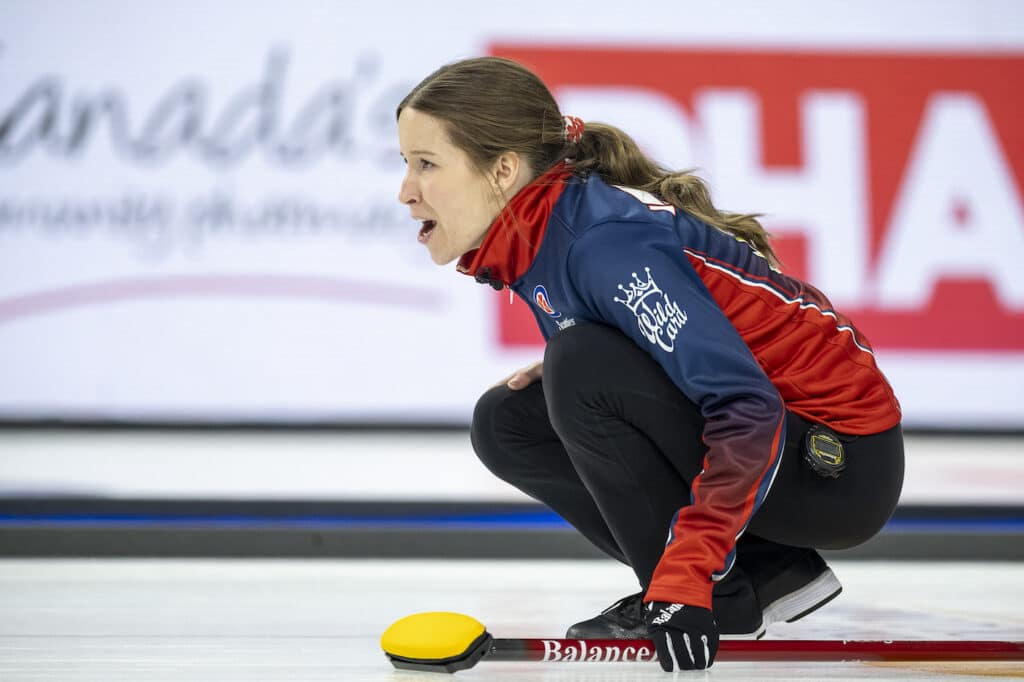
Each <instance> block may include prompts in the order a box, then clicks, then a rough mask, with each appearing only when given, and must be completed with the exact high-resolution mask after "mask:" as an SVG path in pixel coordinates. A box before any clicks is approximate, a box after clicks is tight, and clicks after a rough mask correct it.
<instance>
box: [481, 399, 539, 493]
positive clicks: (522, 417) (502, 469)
mask: <svg viewBox="0 0 1024 682" xmlns="http://www.w3.org/2000/svg"><path fill="white" fill-rule="evenodd" d="M546 429H547V430H550V426H549V425H548V424H547V415H546V414H545V410H544V405H543V389H542V388H541V385H540V384H539V383H535V384H531V385H530V386H527V387H526V388H523V389H519V390H516V391H513V390H512V389H510V388H509V387H508V386H505V385H504V384H500V385H498V386H495V387H493V388H491V389H489V390H488V391H487V392H486V393H484V394H483V395H482V396H480V398H479V400H477V403H476V407H475V408H474V409H473V421H472V424H471V425H470V430H469V438H470V442H471V443H472V445H473V451H474V452H476V456H477V457H478V458H479V459H480V461H481V462H483V464H484V466H486V467H487V468H488V469H489V470H490V471H491V472H492V473H494V474H495V475H496V476H498V477H499V478H502V479H503V480H509V478H510V477H512V476H513V475H514V474H515V473H516V472H518V471H521V470H522V468H523V467H524V466H525V465H527V464H528V463H527V462H525V461H524V460H525V459H526V458H527V452H528V451H529V450H530V446H531V445H532V444H534V443H536V442H540V441H542V440H544V439H545V438H547V437H548V436H547V433H546V431H545V430H546Z"/></svg>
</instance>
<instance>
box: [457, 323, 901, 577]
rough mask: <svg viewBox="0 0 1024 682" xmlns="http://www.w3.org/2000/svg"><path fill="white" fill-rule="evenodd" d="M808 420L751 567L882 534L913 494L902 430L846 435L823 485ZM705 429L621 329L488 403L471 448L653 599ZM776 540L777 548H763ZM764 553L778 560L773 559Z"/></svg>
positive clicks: (774, 495)
mask: <svg viewBox="0 0 1024 682" xmlns="http://www.w3.org/2000/svg"><path fill="white" fill-rule="evenodd" d="M809 427H810V422H807V421H805V420H803V419H801V418H800V417H797V416H796V415H794V414H791V413H790V414H788V416H787V423H786V447H785V451H784V453H783V455H782V462H781V464H780V467H779V470H778V473H777V475H776V478H775V481H774V483H773V485H772V488H771V491H770V492H769V494H768V497H767V499H766V500H765V502H764V504H763V505H762V506H761V507H760V509H758V511H757V512H756V514H755V515H754V518H753V519H752V520H751V523H750V525H749V526H748V529H747V532H746V534H745V535H744V536H743V538H742V539H741V541H740V543H739V544H738V545H737V550H738V551H737V563H738V564H739V565H740V566H741V567H742V568H744V570H746V571H747V573H756V572H757V570H758V569H757V566H751V565H749V564H747V565H745V564H744V550H743V546H744V542H746V543H748V544H750V545H751V547H752V548H753V547H754V546H755V545H756V548H753V549H752V550H751V551H750V552H748V553H747V559H748V560H749V559H750V558H751V557H754V558H755V559H756V558H758V557H762V558H765V559H768V560H769V561H770V557H769V556H768V555H770V554H771V553H772V552H771V548H772V547H774V546H776V545H779V550H785V549H792V547H813V548H819V549H822V548H824V549H839V548H845V547H852V546H854V545H857V544H859V543H862V542H864V541H865V540H867V539H868V538H870V537H871V536H873V535H874V534H875V533H877V532H878V531H879V529H881V527H882V526H883V525H884V524H885V522H886V521H887V520H888V519H889V516H890V515H891V514H892V512H893V510H894V509H895V507H896V501H897V499H898V498H899V494H900V489H901V487H902V485H903V436H902V432H901V430H900V427H899V426H895V427H893V428H892V429H889V430H888V431H884V432H882V433H879V434H876V435H870V436H860V437H849V438H847V437H843V438H842V439H843V440H844V442H845V449H846V453H847V460H848V463H847V468H846V469H845V470H844V471H843V472H842V474H841V475H840V476H839V478H836V479H832V478H823V477H821V476H819V475H817V474H815V473H814V472H813V471H812V470H811V469H810V467H809V466H808V465H807V464H806V463H805V462H804V461H803V457H802V451H801V444H802V442H803V439H804V435H805V433H806V432H807V429H808V428H809ZM703 428H704V418H703V417H702V416H701V414H700V410H699V409H698V407H697V406H696V405H695V404H694V403H692V402H691V401H690V400H689V399H687V398H686V396H685V395H683V393H682V392H681V391H680V390H679V389H678V388H677V387H676V386H675V384H673V383H672V381H671V379H669V377H668V376H667V375H666V374H665V372H664V370H662V368H661V367H660V366H659V365H658V364H657V363H656V362H655V361H654V359H653V358H652V357H651V356H650V355H648V354H647V353H645V352H644V351H643V350H642V349H641V348H639V347H638V346H637V345H636V344H635V343H633V341H631V340H630V339H628V338H627V337H626V336H625V335H623V334H622V333H621V332H619V331H618V330H615V329H613V328H611V327H606V326H603V325H596V324H579V325H576V326H574V327H570V328H568V329H566V330H564V331H561V332H559V333H558V334H556V335H555V336H554V337H552V338H551V340H550V341H549V342H548V345H547V348H546V350H545V353H544V379H543V381H542V382H536V383H534V384H532V385H530V386H529V387H528V388H525V389H522V390H519V391H513V390H511V389H509V388H508V387H507V386H504V385H501V386H497V387H495V388H492V389H491V390H489V391H488V392H487V393H485V394H484V395H483V396H482V397H481V398H480V400H479V402H478V403H477V406H476V409H475V411H474V414H473V425H472V432H471V433H472V442H473V448H474V449H475V450H476V453H477V455H478V456H479V457H480V459H481V460H482V461H483V463H484V464H485V465H486V466H487V468H488V469H490V470H491V471H492V472H493V473H494V474H495V475H497V476H498V477H499V478H501V479H502V480H505V481H507V482H509V483H511V484H512V485H514V486H515V487H517V488H519V489H520V490H522V491H523V492H525V493H526V494H527V495H529V496H531V497H533V498H534V499H537V500H539V501H541V502H543V503H544V504H546V505H548V506H549V507H550V508H551V509H553V510H554V511H555V512H557V513H558V514H559V515H561V516H562V517H563V518H564V519H565V520H566V521H568V522H569V523H570V524H572V525H573V526H575V527H576V528H577V529H578V530H579V531H580V532H581V533H582V534H583V535H584V536H585V537H586V538H587V539H589V540H590V541H591V542H592V543H594V544H595V545H596V546H597V547H599V548H600V549H602V550H603V551H604V552H606V553H607V554H609V555H610V556H612V557H614V558H616V559H618V560H619V561H622V562H624V563H626V564H628V565H629V566H631V567H632V568H633V570H634V571H635V572H636V575H637V578H638V579H639V581H640V584H641V586H642V587H643V589H644V590H646V589H647V586H648V585H649V583H650V580H651V576H652V574H653V572H654V568H655V566H656V565H657V563H658V561H659V559H660V558H661V555H662V552H663V550H664V548H665V539H666V537H667V535H668V530H669V524H670V523H671V520H672V516H673V515H674V514H675V512H676V511H677V510H678V509H679V508H680V507H682V506H683V505H686V504H688V503H689V501H690V483H691V482H692V481H693V479H694V477H695V476H697V475H698V474H699V473H700V470H701V466H702V462H703V459H704V456H705V454H706V452H707V448H706V446H705V445H704V444H703V442H702V440H701V433H702V431H703ZM766 541H767V542H766ZM766 548H767V552H765V550H766Z"/></svg>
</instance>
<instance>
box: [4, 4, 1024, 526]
mask: <svg viewBox="0 0 1024 682" xmlns="http://www.w3.org/2000/svg"><path fill="white" fill-rule="evenodd" d="M483 54H494V55H503V56H509V57H512V58H515V59H517V60H520V61H522V62H524V63H525V64H527V65H528V66H530V67H531V68H533V69H534V70H535V71H537V72H538V73H539V74H540V75H541V77H542V78H544V79H545V81H546V82H547V83H548V84H549V85H550V86H551V87H552V89H553V91H554V93H555V95H556V97H557V98H558V100H559V102H560V103H561V106H562V109H563V112H564V113H571V114H575V115H578V116H581V117H583V118H584V119H586V120H603V121H607V122H610V123H613V124H616V125H618V126H620V127H622V128H624V129H625V130H626V131H627V132H629V133H631V134H632V135H634V136H635V137H636V139H637V140H638V141H639V142H640V143H641V146H642V147H644V148H645V150H646V151H648V152H649V153H650V154H651V155H653V156H654V157H655V158H657V159H658V160H660V161H661V162H663V163H664V164H666V165H669V166H672V167H678V168H694V169H696V171H697V172H698V173H699V174H700V175H702V176H704V177H705V178H706V179H708V180H709V182H710V184H711V187H712V190H713V193H714V197H715V200H716V203H717V204H718V205H720V206H721V207H723V208H726V209H729V210H732V211H750V212H760V213H763V214H764V216H765V217H764V222H765V224H766V226H767V227H768V228H769V230H770V231H772V232H773V233H774V234H775V235H776V244H777V248H778V251H779V253H780V255H781V257H782V259H783V260H784V262H785V264H786V267H787V269H788V270H789V271H790V272H792V273H793V274H796V275H797V276H800V277H805V278H807V279H809V280H810V281H811V282H813V283H815V284H816V285H817V286H818V287H819V288H820V289H822V290H823V291H824V292H825V293H826V294H827V295H828V296H829V297H830V298H831V299H832V300H833V302H834V303H835V304H836V306H837V307H838V308H839V309H841V310H842V311H843V312H845V313H846V314H847V315H848V316H850V317H851V318H852V319H853V320H854V321H855V322H856V323H857V324H858V326H859V327H860V328H861V329H862V330H863V331H864V332H865V333H866V335H867V336H868V337H869V338H870V339H871V341H872V342H873V345H874V347H875V348H876V350H877V356H878V358H879V362H880V365H881V367H882V369H883V371H885V372H886V374H887V375H888V377H889V378H890V380H891V382H892V383H893V385H894V387H895V389H896V392H897V395H898V396H899V398H900V399H901V402H902V405H903V408H904V414H905V421H904V424H905V427H907V428H908V429H909V430H911V431H916V432H918V433H929V432H935V431H939V432H941V433H944V434H946V433H957V432H968V433H971V434H974V435H978V434H993V433H998V434H1002V436H1003V440H1001V441H1000V443H999V444H998V445H997V446H996V447H995V449H994V450H993V449H992V447H990V446H991V443H992V441H988V442H987V444H986V445H983V446H977V445H973V444H972V445H968V446H963V447H960V446H954V447H951V449H950V450H949V452H948V453H947V454H948V457H947V459H948V460H949V461H951V462H957V463H958V465H962V464H963V462H964V460H963V458H964V457H965V456H969V455H965V453H968V452H971V453H973V452H975V451H976V450H977V448H978V447H981V448H982V454H981V455H978V456H977V458H976V459H977V460H978V461H980V462H981V464H980V466H984V467H989V468H988V469H986V473H985V474H984V475H983V476H982V480H981V481H979V480H977V476H975V479H971V476H970V474H969V473H967V472H966V471H965V470H960V469H957V470H955V471H954V473H952V474H947V475H945V478H943V476H942V475H939V474H936V473H935V469H934V468H933V467H932V466H931V463H932V462H939V461H941V460H942V456H943V455H942V453H941V452H940V451H943V447H944V444H945V445H949V443H950V441H949V439H948V438H946V437H942V438H936V437H934V436H932V437H930V439H929V437H927V436H925V437H924V440H923V441H918V442H922V443H926V445H922V446H917V449H916V451H913V452H911V453H910V454H911V455H921V454H922V453H924V452H925V451H927V452H929V453H932V452H937V453H938V454H936V455H935V457H934V459H932V460H929V466H927V467H925V466H921V467H920V469H919V471H920V475H919V476H917V477H916V478H914V479H913V482H912V481H911V479H910V478H908V485H916V486H918V487H917V488H916V490H917V491H918V493H917V494H918V495H919V497H918V498H916V499H918V500H919V501H920V500H925V501H927V500H929V499H931V498H930V497H929V496H930V495H932V496H935V495H938V496H939V497H942V495H943V494H944V493H941V494H940V493H937V492H936V491H937V490H939V489H940V488H941V486H942V485H947V486H949V485H951V486H952V488H953V490H954V493H955V492H956V488H957V485H958V484H959V485H960V487H961V489H960V496H959V497H956V496H955V494H954V499H961V500H966V501H968V502H971V503H972V504H973V503H976V502H978V501H979V500H980V501H982V502H984V501H988V502H990V503H993V502H998V503H1001V504H1015V503H1018V502H1019V494H1017V493H1016V492H1015V491H1016V490H1019V488H1018V487H1016V485H1017V483H1019V482H1020V481H1021V480H1022V479H1021V474H1020V473H1016V472H1017V470H1016V469H1014V467H1015V466H1017V465H1016V462H1017V461H1018V460H1019V459H1020V458H1018V457H1017V455H1018V454H1019V455H1020V457H1021V458H1024V452H1021V451H1020V450H1021V449H1022V448H1021V445H1020V444H1021V441H1020V439H1018V438H1015V437H1014V434H1020V433H1021V432H1024V400H1022V398H1024V395H1022V389H1021V388H1020V387H1021V386H1022V385H1024V267H1022V265H1021V258H1022V254H1024V207H1022V201H1021V197H1022V190H1024V127H1022V126H1020V124H1019V117H1020V114H1019V112H1020V110H1021V108H1022V106H1024V95H1022V94H1021V90H1020V84H1021V83H1022V82H1024V10H1022V9H1021V7H1020V5H1019V4H1018V3H1015V2H1012V1H1002V2H1000V1H994V0H991V1H982V2H979V1H970V0H964V1H951V0H944V1H938V2H924V1H920V2H907V1H902V2H892V1H887V2H878V1H871V2H859V3H847V2H838V1H833V2H818V3H814V4H813V6H812V5H808V4H807V3H805V2H801V1H796V0H792V1H783V2H773V3H762V2H756V1H754V0H745V1H736V2H727V3H699V4H697V3H680V2H667V1H665V2H663V1H660V0H658V1H654V2H648V3H644V4H643V5H642V6H628V7H627V6H623V5H622V4H621V3H611V2H587V3H583V2H579V3H577V2H562V3H550V2H539V1H535V0H521V1H520V2H517V3H514V4H512V5H508V4H506V5H501V4H493V3H471V4H464V3H457V2H450V3H446V2H440V3H430V4H425V3H413V2H388V3H379V2H377V3H372V2H314V1H311V0H299V1H293V2H287V3H285V2H261V3H249V2H241V1H237V2H236V1H232V0H225V1H224V2H217V3H203V2H198V1H190V2H180V3H173V4H168V3H139V2H123V1H115V0H102V1H99V0H97V1H93V2H87V3H62V2H45V1H32V2H29V1H20V0H8V1H7V2H5V3H3V4H2V5H0V422H2V423H3V425H4V428H3V432H2V434H0V447H2V448H3V450H4V452H2V453H0V486H2V487H0V492H2V493H3V494H4V495H6V497H5V500H6V502H7V503H9V504H14V503H16V504H17V505H21V506H15V507H10V506H9V507H7V509H8V511H9V512H10V513H9V515H8V516H7V517H5V518H7V519H8V522H9V523H19V522H21V521H24V520H25V518H26V516H25V515H26V514H30V512H31V513H34V512H39V510H41V509H43V507H42V506H40V505H42V504H43V503H44V502H46V501H49V502H50V503H53V502H54V500H56V501H61V500H64V501H66V500H67V499H70V498H82V497H92V498H99V499H107V500H109V499H140V498H155V499H160V500H163V501H165V502H173V501H175V500H177V501H179V502H180V501H182V500H187V499H195V498H202V499H204V500H207V501H210V500H214V501H215V500H223V499H240V498H247V499H258V500H269V499H277V500H291V501H295V500H320V501H323V500H333V501H337V500H339V499H340V500H363V501H365V500H368V499H373V500H393V499H419V500H426V501H432V500H433V501H437V500H445V499H460V500H479V499H484V500H490V501H495V500H517V501H521V502H525V500H524V498H520V497H518V494H517V493H515V492H514V491H513V492H512V493H509V491H508V490H507V488H505V487H502V484H500V483H498V482H495V481H493V480H492V479H490V478H489V475H488V474H486V472H484V471H483V469H482V467H480V466H479V465H478V464H477V463H476V462H475V459H474V458H473V456H472V453H471V452H470V451H469V450H468V444H467V443H466V438H465V432H464V429H465V428H466V426H467V425H468V423H469V418H470V415H471V410H472V406H473V404H474V402H475V400H476V398H477V396H478V395H479V394H480V393H481V392H482V391H483V390H484V389H485V388H486V387H487V386H489V385H490V384H491V383H493V382H495V381H496V380H498V379H499V378H500V377H502V376H504V375H506V374H508V373H509V372H510V371H511V370H512V369H514V368H516V367H518V366H521V365H524V364H526V363H528V362H531V361H533V360H535V359H537V358H539V357H540V355H541V353H542V345H541V343H540V337H539V335H538V334H537V332H536V331H535V330H534V329H533V323H532V320H531V317H530V315H529V312H528V311H527V310H526V307H525V304H523V303H522V302H520V301H515V302H512V303H510V302H509V300H508V297H507V294H506V293H504V292H502V293H495V292H493V291H491V290H490V289H488V288H487V287H481V286H478V285H476V284H474V283H473V282H472V280H469V279H466V278H463V277H462V276H460V275H458V274H457V273H455V271H454V269H453V268H437V267H435V266H434V265H433V264H432V263H431V262H430V261H429V259H428V257H427V255H426V253H425V250H424V249H423V247H422V246H420V245H419V244H418V243H417V241H416V233H417V231H418V229H419V225H418V224H417V223H415V222H413V221H411V220H410V219H409V217H408V215H407V211H406V210H405V209H404V208H403V207H402V206H401V205H400V204H399V203H398V202H397V200H396V195H397V192H398V185H399V182H400V179H401V177H402V174H403V172H404V167H403V164H402V161H401V158H400V157H399V155H398V149H397V140H396V134H395V120H394V119H395V106H396V104H397V102H398V101H399V100H400V99H401V97H402V96H404V95H405V94H406V93H407V92H408V91H409V89H410V88H411V87H412V86H413V85H415V84H416V83H417V82H418V81H419V80H420V79H421V78H423V77H424V76H426V75H427V74H428V73H429V72H431V71H432V70H433V69H434V68H436V67H437V66H439V65H441V64H443V63H445V62H448V61H452V60H455V59H458V58H463V57H468V56H473V55H483ZM97 425H99V426H104V427H117V428H116V429H114V430H113V431H97V430H96V428H95V427H96V426H97ZM69 426H70V427H75V428H73V429H69ZM225 426H230V427H231V428H232V429H234V431H233V434H232V435H230V437H228V438H227V439H223V438H221V437H220V436H211V435H210V434H209V432H208V431H207V432H204V433H205V434H206V435H202V436H197V435H196V433H195V429H196V428H197V427H215V428H220V427H225ZM136 427H144V428H143V429H142V430H139V428H136ZM339 428H340V429H348V430H350V429H352V428H359V429H364V428H374V429H378V431H376V432H375V433H374V434H373V435H370V436H365V437H364V436H362V435H361V436H360V438H362V440H358V441H353V440H351V436H352V433H351V431H343V432H338V431H336V429H339ZM438 428H442V429H447V430H448V431H447V432H444V433H439V432H437V431H436V430H437V429H438ZM76 429H77V430H76ZM83 429H84V430H83ZM312 429H319V430H318V431H315V430H312ZM325 429H326V431H325ZM379 429H384V431H379ZM388 429H401V431H399V432H393V431H389V430H388ZM410 429H413V430H412V431H410ZM420 429H428V430H433V431H430V432H426V433H425V432H423V431H421V430H420ZM339 433H341V434H342V435H339ZM394 433H399V434H404V435H397V436H394V437H390V436H393V435H394ZM282 434H283V435H282ZM331 434H333V435H331ZM382 434H383V435H382ZM282 437H283V438H284V440H280V438H282ZM382 437H388V439H387V441H386V443H385V444H382V443H384V441H382V440H380V439H381V438H382ZM367 438H368V439H369V440H366V439H367ZM197 439H198V440H197ZM211 439H212V440H211ZM339 439H341V440H339ZM342 441H344V442H342ZM969 442H970V443H976V442H977V441H976V440H971V441H969ZM911 450H913V448H912V449H911ZM346 453H347V454H346ZM928 456H929V457H930V456H931V455H928ZM389 458H390V459H389ZM431 458H433V459H431ZM965 469H967V470H969V471H971V472H974V474H977V469H976V468H967V467H965ZM929 476H931V477H933V478H935V477H938V478H942V479H943V480H944V481H945V483H934V481H933V483H934V485H935V486H939V487H936V488H931V487H929V486H930V485H932V484H931V483H926V482H927V481H930V480H932V479H930V478H929ZM431 477H432V478H433V481H432V482H431V483H430V484H429V485H426V484H425V483H424V481H425V480H428V479H430V478H431ZM922 477H923V478H922ZM289 482H290V483H289ZM943 490H947V488H943ZM964 490H969V491H973V492H970V494H967V495H966V497H965V496H964V493H963V491H964ZM410 491H412V492H410ZM942 499H945V498H944V497H943V498H942ZM26 505H28V506H26ZM59 509H64V510H65V511H67V509H68V508H67V507H66V506H65V507H59ZM161 509H166V507H161ZM55 513H56V512H55Z"/></svg>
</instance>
